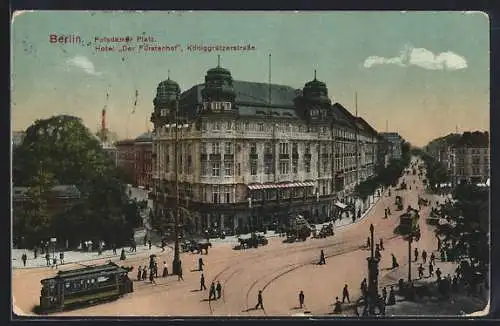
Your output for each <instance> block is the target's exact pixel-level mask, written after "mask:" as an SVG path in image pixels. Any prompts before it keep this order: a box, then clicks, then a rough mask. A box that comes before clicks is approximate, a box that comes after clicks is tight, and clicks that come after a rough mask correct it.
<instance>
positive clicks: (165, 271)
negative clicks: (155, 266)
mask: <svg viewBox="0 0 500 326" xmlns="http://www.w3.org/2000/svg"><path fill="white" fill-rule="evenodd" d="M167 275H168V266H167V262H166V261H164V262H163V274H162V276H163V277H167Z"/></svg>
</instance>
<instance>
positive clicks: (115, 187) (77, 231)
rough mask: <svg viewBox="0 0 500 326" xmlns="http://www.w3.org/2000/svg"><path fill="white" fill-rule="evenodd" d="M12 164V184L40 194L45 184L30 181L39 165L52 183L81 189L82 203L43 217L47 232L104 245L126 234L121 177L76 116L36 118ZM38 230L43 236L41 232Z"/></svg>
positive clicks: (61, 238)
mask: <svg viewBox="0 0 500 326" xmlns="http://www.w3.org/2000/svg"><path fill="white" fill-rule="evenodd" d="M13 165H14V166H15V167H16V168H15V169H14V175H13V179H14V184H15V185H16V186H27V187H30V188H37V187H38V188H39V189H41V190H40V193H41V194H45V193H46V190H47V187H41V186H40V185H41V182H40V181H39V180H37V179H36V176H37V173H38V171H40V170H42V169H43V171H45V173H47V175H51V176H53V184H54V185H55V184H60V185H75V186H76V187H77V188H78V189H79V190H80V192H81V193H82V202H80V203H78V204H76V205H75V206H73V207H72V208H71V209H69V210H68V211H67V212H64V213H61V214H60V215H56V216H48V217H46V218H45V219H46V220H47V221H46V224H48V225H49V227H48V229H49V230H48V231H47V232H49V233H50V234H51V236H52V235H53V236H56V237H57V238H58V240H61V241H65V240H68V241H69V242H70V243H71V244H73V245H75V244H76V243H77V242H79V241H81V240H90V239H91V240H95V241H97V240H104V241H105V242H107V243H110V242H115V241H116V242H123V241H125V239H127V238H130V237H131V225H129V223H127V221H126V220H125V217H124V209H125V207H126V205H127V201H128V199H127V197H126V194H125V186H124V184H123V180H122V179H121V178H120V176H119V172H118V171H117V169H116V167H115V166H114V162H113V161H112V160H111V159H110V158H109V156H108V155H107V154H106V153H105V152H104V151H103V149H102V148H101V146H100V143H99V141H98V139H97V138H96V137H94V136H93V135H92V133H91V132H90V131H89V130H88V129H87V128H86V127H85V126H84V125H83V123H82V121H81V120H80V119H79V118H76V117H72V116H65V115H62V116H54V117H51V118H49V119H44V120H37V121H36V122H35V123H34V124H33V125H31V126H30V127H29V128H28V129H27V130H26V136H25V138H24V141H23V143H22V144H21V145H20V146H19V147H18V148H16V150H15V152H14V157H13ZM40 187H41V188H40ZM36 195H37V194H36V193H35V194H34V197H33V198H32V199H31V200H35V199H36V198H37V197H36ZM30 198H31V197H30ZM40 207H41V206H40ZM40 211H41V210H40ZM33 214H35V215H39V216H42V215H40V214H39V213H33ZM35 224H39V223H38V222H36V223H35ZM17 225H20V224H19V223H18V224H17ZM44 225H45V224H44ZM37 227H38V226H37ZM21 232H25V230H24V229H23V228H21V227H20V228H19V229H14V233H15V234H17V235H18V236H24V237H25V238H26V237H32V236H33V235H32V233H29V234H26V235H21V234H20V233H21ZM38 233H39V234H40V235H39V236H44V237H47V234H46V233H43V232H38Z"/></svg>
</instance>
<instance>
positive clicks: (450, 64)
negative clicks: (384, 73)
mask: <svg viewBox="0 0 500 326" xmlns="http://www.w3.org/2000/svg"><path fill="white" fill-rule="evenodd" d="M382 64H394V65H398V66H400V67H408V66H417V67H420V68H424V69H429V70H460V69H465V68H467V60H466V59H465V58H464V57H462V56H460V55H458V54H456V53H453V52H451V51H446V52H441V53H438V54H434V53H432V52H431V51H429V50H427V49H424V48H414V47H410V46H406V47H405V49H404V50H402V51H401V52H400V55H399V56H397V57H392V58H384V57H378V56H370V57H368V58H366V60H365V62H364V64H363V66H364V67H365V68H371V67H373V66H375V65H382Z"/></svg>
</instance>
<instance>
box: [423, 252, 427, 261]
mask: <svg viewBox="0 0 500 326" xmlns="http://www.w3.org/2000/svg"><path fill="white" fill-rule="evenodd" d="M422 260H423V261H424V264H425V263H426V262H427V251H425V250H424V251H422Z"/></svg>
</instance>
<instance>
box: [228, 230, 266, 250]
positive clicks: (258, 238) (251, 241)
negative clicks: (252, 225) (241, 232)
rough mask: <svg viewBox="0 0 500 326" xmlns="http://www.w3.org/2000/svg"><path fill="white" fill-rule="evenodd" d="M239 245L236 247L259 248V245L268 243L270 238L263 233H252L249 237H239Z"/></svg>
mask: <svg viewBox="0 0 500 326" xmlns="http://www.w3.org/2000/svg"><path fill="white" fill-rule="evenodd" d="M238 242H239V245H237V246H236V247H235V248H236V249H248V248H258V247H259V245H261V246H265V245H267V244H268V240H267V238H266V237H265V236H263V235H261V234H256V233H252V234H251V235H250V236H249V237H239V238H238Z"/></svg>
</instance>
